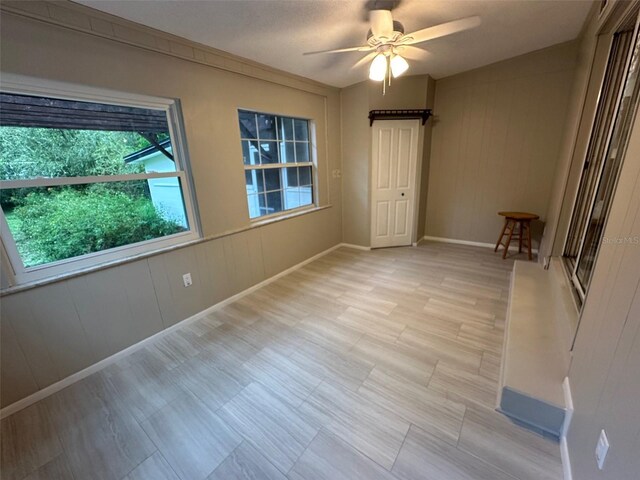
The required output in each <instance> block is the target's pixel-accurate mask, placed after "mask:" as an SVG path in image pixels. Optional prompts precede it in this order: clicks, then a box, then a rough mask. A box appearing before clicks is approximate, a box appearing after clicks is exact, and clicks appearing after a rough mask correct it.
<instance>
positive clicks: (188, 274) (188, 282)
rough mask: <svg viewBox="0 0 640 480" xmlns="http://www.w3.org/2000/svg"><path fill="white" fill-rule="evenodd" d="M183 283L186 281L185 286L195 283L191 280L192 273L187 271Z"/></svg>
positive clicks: (183, 276)
mask: <svg viewBox="0 0 640 480" xmlns="http://www.w3.org/2000/svg"><path fill="white" fill-rule="evenodd" d="M182 283H184V286H185V287H190V286H191V285H193V281H192V280H191V273H185V274H184V275H182Z"/></svg>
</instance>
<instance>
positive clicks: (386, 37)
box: [304, 10, 480, 93]
mask: <svg viewBox="0 0 640 480" xmlns="http://www.w3.org/2000/svg"><path fill="white" fill-rule="evenodd" d="M369 20H370V22H371V29H370V30H369V33H368V35H367V44H366V45H363V46H360V47H347V48H337V49H334V50H319V51H315V52H306V53H304V55H315V54H319V53H344V52H370V53H368V54H367V55H366V56H364V57H363V58H362V59H360V60H359V61H358V62H357V63H356V65H354V67H355V66H359V65H361V64H363V63H366V62H367V61H369V60H370V59H373V60H372V62H371V65H370V67H369V78H370V79H371V80H375V81H378V82H383V93H384V89H385V85H386V84H387V83H388V84H389V85H390V84H391V77H392V76H393V78H396V77H399V76H400V75H402V74H403V73H404V72H406V71H407V69H408V68H409V63H408V62H407V61H406V60H405V58H404V57H403V56H402V55H401V54H404V55H405V56H407V55H406V53H407V52H410V51H411V50H412V49H413V50H418V51H420V49H419V48H417V47H414V46H413V45H416V44H418V43H423V42H427V41H429V40H433V39H435V38H439V37H444V36H446V35H451V34H453V33H458V32H462V31H464V30H469V29H471V28H475V27H477V26H478V25H480V17H478V16H474V17H467V18H461V19H459V20H454V21H452V22H447V23H442V24H440V25H435V26H433V27H428V28H423V29H422V30H418V31H415V32H412V33H404V27H403V26H402V24H401V23H400V22H398V21H396V20H394V19H393V17H392V15H391V11H390V10H371V12H370V13H369ZM422 52H423V51H422Z"/></svg>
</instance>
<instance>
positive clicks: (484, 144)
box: [426, 42, 577, 243]
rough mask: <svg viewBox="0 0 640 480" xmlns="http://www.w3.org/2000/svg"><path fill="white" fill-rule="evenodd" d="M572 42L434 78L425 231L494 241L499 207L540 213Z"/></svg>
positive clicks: (557, 140) (554, 156)
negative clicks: (434, 87) (456, 73)
mask: <svg viewBox="0 0 640 480" xmlns="http://www.w3.org/2000/svg"><path fill="white" fill-rule="evenodd" d="M576 48H577V44H576V42H569V43H565V44H560V45H556V46H553V47H550V48H547V49H544V50H539V51H536V52H533V53H529V54H526V55H522V56H519V57H516V58H512V59H509V60H505V61H502V62H499V63H496V64H493V65H489V66H487V67H482V68H479V69H477V70H473V71H470V72H465V73H461V74H458V75H454V76H452V77H448V78H444V79H441V80H438V81H436V93H435V106H434V113H435V118H434V123H433V138H432V144H431V159H430V171H429V186H428V198H427V209H426V210H427V213H426V235H428V236H433V237H444V238H452V239H458V240H467V241H474V242H483V243H495V241H496V238H497V236H498V234H499V232H500V228H501V226H502V222H503V219H502V218H500V217H498V215H497V212H498V211H499V210H520V211H528V212H533V213H536V214H538V215H540V217H541V218H542V220H544V219H545V215H546V212H547V207H548V202H549V196H550V193H551V188H552V183H553V175H554V172H555V170H556V164H557V162H558V154H559V151H560V145H561V141H562V134H563V129H564V126H565V120H566V113H567V105H568V99H569V96H570V91H571V85H572V80H573V77H574V68H575V61H576ZM534 233H535V232H534Z"/></svg>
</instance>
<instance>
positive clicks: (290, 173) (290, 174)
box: [285, 167, 298, 187]
mask: <svg viewBox="0 0 640 480" xmlns="http://www.w3.org/2000/svg"><path fill="white" fill-rule="evenodd" d="M285 175H286V177H287V182H286V184H287V186H288V187H297V186H298V169H297V168H293V167H289V168H285Z"/></svg>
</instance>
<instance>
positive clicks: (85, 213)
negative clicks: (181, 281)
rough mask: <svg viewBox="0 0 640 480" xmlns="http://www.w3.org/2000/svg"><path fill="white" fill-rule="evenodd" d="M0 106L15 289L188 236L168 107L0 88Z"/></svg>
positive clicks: (183, 184) (186, 200) (184, 183)
mask: <svg viewBox="0 0 640 480" xmlns="http://www.w3.org/2000/svg"><path fill="white" fill-rule="evenodd" d="M111 101H112V100H111ZM0 109H1V110H0V112H1V113H0V207H1V209H2V218H1V221H2V224H1V225H0V227H1V228H0V230H1V233H2V242H3V245H4V247H5V249H6V251H7V254H8V256H9V258H10V261H11V267H12V269H13V273H14V275H15V280H16V283H23V282H25V281H32V280H37V279H40V278H45V277H48V276H52V275H58V274H60V273H64V272H66V271H70V270H75V269H78V268H83V267H88V266H92V265H95V264H98V263H104V262H105V261H110V260H114V259H118V258H123V257H127V256H131V255H135V254H139V253H144V252H146V251H151V250H156V249H159V248H162V247H165V246H169V245H174V244H178V243H183V242H185V241H188V240H192V239H195V238H197V237H198V233H197V229H196V228H195V219H194V214H193V211H192V206H191V205H192V202H191V200H190V194H189V188H188V187H189V185H188V184H189V182H188V180H187V176H186V172H185V168H184V167H185V158H184V154H183V153H182V152H183V149H182V148H181V143H180V140H179V137H180V135H179V128H180V125H179V123H178V113H177V111H176V106H175V104H174V102H172V101H164V100H158V103H157V105H156V104H152V105H151V106H149V105H147V104H145V105H144V106H133V105H131V104H114V103H108V104H107V103H97V102H91V101H84V100H83V101H79V100H73V99H69V98H57V97H56V98H53V97H48V96H34V95H31V94H30V95H24V94H20V93H15V92H9V91H3V92H0Z"/></svg>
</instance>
